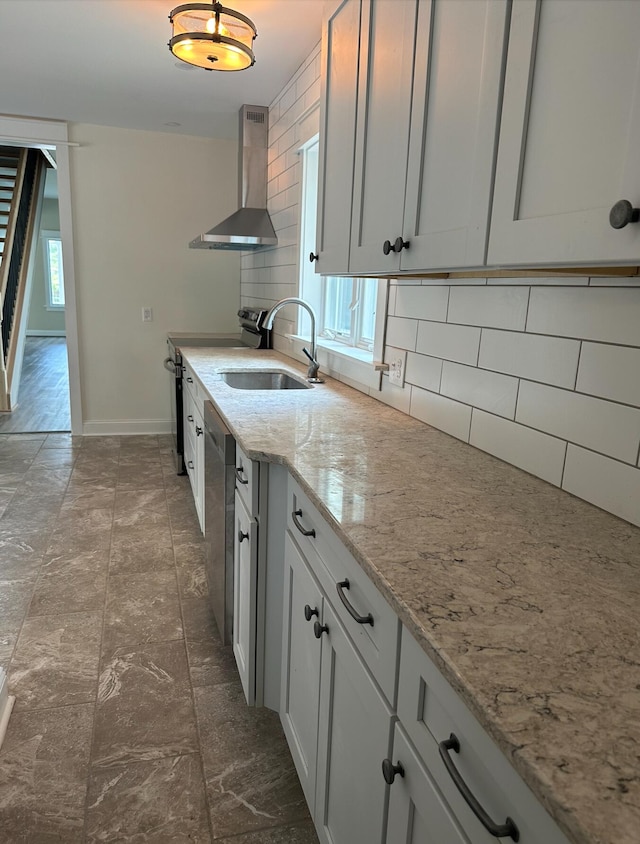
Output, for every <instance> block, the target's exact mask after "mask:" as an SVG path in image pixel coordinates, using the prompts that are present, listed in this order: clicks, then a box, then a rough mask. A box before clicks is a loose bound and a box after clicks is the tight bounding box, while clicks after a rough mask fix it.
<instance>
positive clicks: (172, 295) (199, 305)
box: [69, 124, 240, 433]
mask: <svg viewBox="0 0 640 844" xmlns="http://www.w3.org/2000/svg"><path fill="white" fill-rule="evenodd" d="M69 134H70V140H71V141H73V142H77V143H79V144H80V146H79V147H77V148H72V149H71V151H70V155H71V189H72V209H73V225H74V250H75V254H74V260H75V272H76V294H77V308H78V331H79V353H80V379H81V391H82V410H83V420H84V432H85V433H110V432H115V433H131V432H138V431H139V432H158V431H159V432H161V431H167V430H168V429H169V418H170V411H169V383H168V375H167V372H166V370H164V369H163V366H162V361H163V358H164V357H165V354H166V334H167V331H169V330H182V331H229V330H234V329H235V328H236V326H237V316H236V311H237V309H238V307H239V281H240V260H239V257H238V253H226V252H213V251H210V250H193V249H188V248H187V244H188V242H189V241H190V240H191V239H192V238H194V237H195V236H196V235H197V234H199V233H201V232H202V231H204V230H206V229H208V228H211V226H213V225H214V224H215V223H217V222H219V221H220V220H222V219H223V218H224V217H225V216H227V215H228V214H230V213H231V212H233V211H235V210H236V208H237V201H238V198H237V143H236V142H235V141H230V140H217V139H209V138H200V137H192V136H185V135H177V134H169V133H161V132H142V131H132V130H125V129H114V128H108V127H103V126H92V125H85V124H72V125H71V126H70V133H69ZM143 306H150V307H152V308H153V318H154V321H153V322H152V323H144V324H143V323H142V319H141V309H142V307H143Z"/></svg>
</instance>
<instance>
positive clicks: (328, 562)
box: [287, 478, 400, 705]
mask: <svg viewBox="0 0 640 844" xmlns="http://www.w3.org/2000/svg"><path fill="white" fill-rule="evenodd" d="M287 503H288V514H287V527H288V529H289V532H290V534H291V536H292V537H293V538H294V540H295V541H296V543H297V544H298V546H299V548H300V549H301V550H302V553H303V555H304V556H305V558H306V559H307V562H308V563H309V565H310V566H311V568H312V570H313V572H314V574H315V576H316V577H317V578H318V581H319V583H320V585H321V586H322V588H323V589H324V591H325V593H326V594H327V596H328V598H329V601H330V602H331V605H332V607H333V610H334V612H335V613H336V615H337V616H338V618H339V619H340V621H341V622H342V624H343V625H344V627H345V629H346V631H347V633H348V634H349V636H350V638H351V640H352V641H353V643H354V645H355V647H356V648H357V650H358V652H359V653H360V655H361V656H362V658H363V659H364V661H365V663H366V665H367V667H368V669H369V671H370V672H371V674H372V675H373V677H374V678H375V680H376V682H377V683H378V685H379V686H380V688H381V689H382V691H383V692H384V694H385V696H386V698H387V700H388V701H389V702H390V703H391V704H392V705H393V704H394V703H395V694H396V677H397V656H398V644H399V637H400V622H399V621H398V617H397V615H396V613H395V612H394V611H393V610H392V609H391V607H390V606H389V604H388V603H387V602H386V601H385V599H384V598H383V597H382V595H381V594H380V592H378V590H377V589H376V587H375V586H374V585H373V583H372V582H371V580H370V579H369V577H368V576H367V575H366V573H365V572H364V571H363V570H362V568H361V566H360V565H359V563H358V562H357V561H356V560H355V558H354V557H353V556H352V555H351V554H350V553H349V552H348V551H347V549H346V548H345V547H344V545H343V544H342V542H340V540H339V539H338V537H337V536H336V535H335V533H334V532H333V531H332V530H331V528H330V527H329V525H328V524H327V522H326V521H325V520H324V519H323V518H322V516H321V515H320V513H319V512H318V511H317V510H316V508H315V507H314V506H313V504H312V503H311V501H310V500H309V499H308V498H307V496H306V495H305V493H304V492H303V491H302V490H301V488H300V486H299V485H298V484H297V483H296V481H294V480H293V478H289V491H288V501H287ZM347 584H348V585H347Z"/></svg>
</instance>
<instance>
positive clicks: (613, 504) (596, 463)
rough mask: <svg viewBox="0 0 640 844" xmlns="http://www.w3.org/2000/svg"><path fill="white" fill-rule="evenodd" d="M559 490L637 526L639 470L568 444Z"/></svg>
mask: <svg viewBox="0 0 640 844" xmlns="http://www.w3.org/2000/svg"><path fill="white" fill-rule="evenodd" d="M562 488H563V489H566V490H567V492H571V493H573V495H577V496H578V497H579V498H584V499H585V500H586V501H590V502H591V503H592V504H595V505H596V506H597V507H602V509H603V510H608V511H609V512H610V513H615V515H616V516H620V518H621V519H626V520H627V521H628V522H631V523H632V524H634V525H640V470H639V469H637V468H635V467H633V466H627V465H625V464H624V463H618V462H617V461H616V460H611V459H610V458H608V457H604V456H603V455H601V454H594V452H592V451H586V450H585V449H583V448H578V447H577V446H575V445H569V447H568V449H567V461H566V465H565V470H564V478H563V481H562Z"/></svg>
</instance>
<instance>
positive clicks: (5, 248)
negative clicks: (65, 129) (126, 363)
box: [0, 146, 44, 411]
mask: <svg viewBox="0 0 640 844" xmlns="http://www.w3.org/2000/svg"><path fill="white" fill-rule="evenodd" d="M43 175H44V159H43V156H42V154H41V153H40V151H39V150H37V149H21V148H19V147H10V146H0V319H1V320H2V349H1V354H0V411H10V410H11V409H12V401H11V387H12V381H13V374H14V368H15V363H16V356H17V352H18V347H19V341H20V339H21V334H24V331H23V330H21V329H20V326H21V317H22V306H23V303H24V296H25V289H26V286H27V276H28V269H29V261H30V255H31V253H32V251H33V245H34V243H35V240H34V235H36V234H37V232H36V217H38V216H39V214H38V209H39V207H40V203H39V201H38V198H39V196H40V195H41V193H42V190H43V188H44V178H43ZM16 389H17V382H16ZM14 404H15V401H14Z"/></svg>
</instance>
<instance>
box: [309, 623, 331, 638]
mask: <svg viewBox="0 0 640 844" xmlns="http://www.w3.org/2000/svg"><path fill="white" fill-rule="evenodd" d="M328 632H329V628H328V627H327V625H326V624H320V622H319V621H314V622H313V635H314V636H315V637H316V639H320V638H321V637H322V634H323V633H328Z"/></svg>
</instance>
